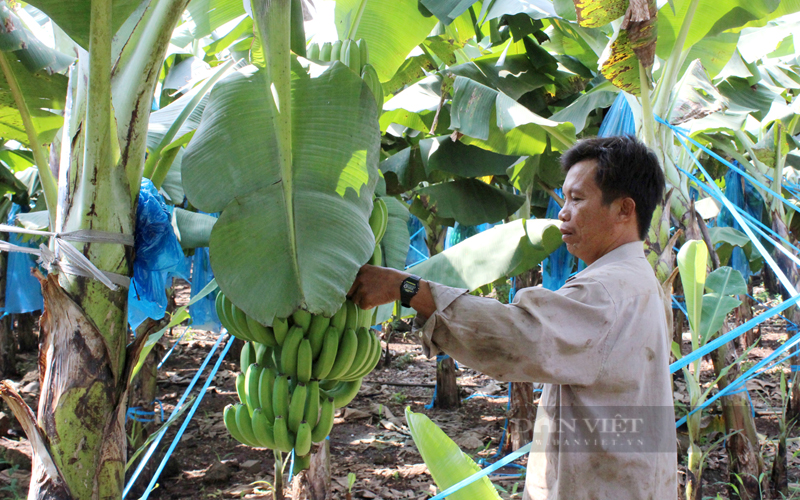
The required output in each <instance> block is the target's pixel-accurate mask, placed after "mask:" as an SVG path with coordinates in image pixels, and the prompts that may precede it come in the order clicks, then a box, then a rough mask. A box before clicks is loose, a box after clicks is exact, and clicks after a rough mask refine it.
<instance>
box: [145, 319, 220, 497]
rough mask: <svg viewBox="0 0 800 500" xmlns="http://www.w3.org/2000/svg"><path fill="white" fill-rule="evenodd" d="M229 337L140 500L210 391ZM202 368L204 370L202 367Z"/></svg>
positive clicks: (153, 486) (147, 491)
mask: <svg viewBox="0 0 800 500" xmlns="http://www.w3.org/2000/svg"><path fill="white" fill-rule="evenodd" d="M224 336H225V335H224V334H220V336H219V339H218V340H217V343H216V344H214V349H213V350H212V352H213V351H214V350H216V347H217V346H219V341H220V340H222V338H223V337H224ZM228 338H229V339H230V340H229V341H228V343H227V344H226V345H225V348H224V349H223V350H222V352H221V353H220V355H219V358H217V362H216V363H215V364H214V367H213V368H212V369H211V373H209V374H208V378H207V379H206V382H205V384H203V387H202V389H200V394H199V395H198V396H197V399H195V401H194V404H193V405H192V408H191V409H190V410H189V414H188V415H186V419H185V420H184V421H183V424H182V425H181V428H180V429H178V433H177V434H175V438H174V439H173V440H172V444H170V446H169V449H168V450H167V453H166V454H165V455H164V458H163V459H162V460H161V463H160V464H159V466H158V469H156V472H155V474H153V478H152V479H151V480H150V484H149V485H147V490H145V492H144V495H142V498H141V499H140V500H147V497H148V496H150V492H151V491H153V489H154V488H155V485H156V481H158V478H159V476H160V475H161V471H163V470H164V467H165V466H166V465H167V461H168V460H169V457H170V456H171V455H172V452H173V451H175V447H176V446H177V445H178V442H180V440H181V437H182V436H183V433H184V431H185V430H186V427H187V426H188V425H189V422H191V420H192V417H194V412H195V411H197V407H198V406H200V402H201V401H203V397H204V396H205V395H206V391H208V387H209V386H210V385H211V382H212V381H213V380H214V376H215V375H216V374H217V371H218V370H219V367H220V365H221V364H222V360H223V359H225V355H226V354H228V350H230V348H231V346H232V345H233V342H234V338H233V337H232V336H228ZM207 359H208V358H207ZM201 370H202V368H201ZM198 373H199V372H198ZM164 431H165V432H166V429H164ZM162 436H163V434H162ZM160 437H161V436H159V438H160ZM148 458H149V457H148Z"/></svg>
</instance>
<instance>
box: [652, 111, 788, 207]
mask: <svg viewBox="0 0 800 500" xmlns="http://www.w3.org/2000/svg"><path fill="white" fill-rule="evenodd" d="M653 116H654V117H655V119H656V121H658V122H659V123H661V124H663V125H666V126H667V127H669V128H671V129H672V131H673V132H675V133H676V134H678V135H680V136H682V137H684V138H686V139H687V140H689V141H690V142H692V143H693V144H694V145H695V146H697V147H698V148H700V149H702V150H703V151H705V152H706V153H707V154H708V155H709V156H711V157H713V158H715V159H716V160H718V161H719V162H721V163H722V164H723V165H725V166H726V167H728V168H730V169H732V170H734V171H736V172H738V173H739V175H741V176H742V177H744V178H745V179H747V180H748V181H750V182H751V183H752V184H755V185H756V186H758V187H760V188H761V189H763V190H764V191H766V192H768V193H770V194H771V195H773V196H775V197H777V198H778V199H779V200H780V201H781V203H783V204H784V205H786V206H787V207H789V208H791V209H792V210H794V211H795V212H797V213H800V208H798V207H796V206H794V205H793V204H792V203H790V202H789V201H788V200H787V199H786V198H784V197H783V195H782V194H779V193H776V192H775V191H773V190H772V189H771V188H770V187H769V186H766V185H765V184H764V183H762V182H761V181H759V180H758V179H756V178H755V177H753V176H752V175H750V174H749V173H747V171H745V170H742V169H740V168H739V167H736V166H735V165H733V164H732V163H731V162H729V161H728V160H726V159H724V158H723V157H721V156H720V155H718V154H717V153H715V152H713V151H711V150H710V149H708V148H707V147H705V146H703V145H702V144H700V143H699V142H697V141H696V140H694V139H692V138H691V137H690V136H689V131H687V130H686V129H683V128H681V127H676V126H674V125H672V124H670V123H668V122H666V121H664V120H663V119H661V118H660V117H659V116H656V115H653ZM678 140H679V141H680V142H681V143H683V141H682V140H681V138H680V137H679V138H678Z"/></svg>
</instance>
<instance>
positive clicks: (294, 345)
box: [281, 325, 303, 378]
mask: <svg viewBox="0 0 800 500" xmlns="http://www.w3.org/2000/svg"><path fill="white" fill-rule="evenodd" d="M302 341H303V330H302V328H300V327H299V326H297V325H295V326H293V327H292V329H291V330H289V335H287V336H286V341H285V342H284V343H283V347H282V350H281V369H282V370H283V373H285V374H286V375H289V376H290V377H292V378H294V377H296V376H297V351H298V349H299V348H300V342H302Z"/></svg>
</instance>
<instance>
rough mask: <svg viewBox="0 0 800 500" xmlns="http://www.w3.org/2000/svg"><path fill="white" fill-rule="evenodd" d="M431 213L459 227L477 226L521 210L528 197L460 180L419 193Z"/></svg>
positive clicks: (481, 182) (437, 185)
mask: <svg viewBox="0 0 800 500" xmlns="http://www.w3.org/2000/svg"><path fill="white" fill-rule="evenodd" d="M419 194H420V196H421V197H424V198H426V200H427V203H426V205H427V207H428V209H429V210H432V211H435V212H436V216H437V217H440V218H444V219H455V221H456V222H458V223H459V224H463V225H466V226H477V225H478V224H483V223H484V222H498V221H500V220H502V219H504V218H506V217H508V216H510V215H512V214H513V213H514V212H516V211H517V210H519V207H521V206H522V204H523V203H525V197H524V196H519V195H515V194H512V193H509V192H508V191H504V190H502V189H499V188H497V187H495V186H491V185H489V184H487V183H485V182H483V181H481V180H479V179H457V180H455V181H451V182H442V183H439V184H434V185H432V186H428V187H425V188H422V189H420V190H419Z"/></svg>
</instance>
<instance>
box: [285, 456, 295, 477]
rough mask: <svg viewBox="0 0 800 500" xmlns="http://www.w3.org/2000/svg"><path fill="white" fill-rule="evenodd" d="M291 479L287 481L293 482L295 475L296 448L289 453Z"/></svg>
mask: <svg viewBox="0 0 800 500" xmlns="http://www.w3.org/2000/svg"><path fill="white" fill-rule="evenodd" d="M289 462H290V463H289V479H288V480H287V481H286V482H287V483H291V482H292V476H294V448H292V453H291V454H290V455H289Z"/></svg>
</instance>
